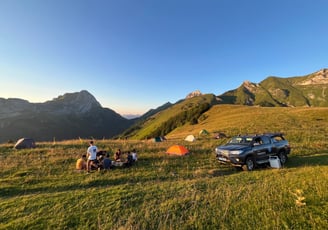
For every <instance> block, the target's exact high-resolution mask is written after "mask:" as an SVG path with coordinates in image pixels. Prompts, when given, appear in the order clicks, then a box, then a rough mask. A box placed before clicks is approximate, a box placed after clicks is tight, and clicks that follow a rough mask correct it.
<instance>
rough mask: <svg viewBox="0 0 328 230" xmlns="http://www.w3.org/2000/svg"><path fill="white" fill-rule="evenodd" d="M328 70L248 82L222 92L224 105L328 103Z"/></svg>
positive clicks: (309, 104)
mask: <svg viewBox="0 0 328 230" xmlns="http://www.w3.org/2000/svg"><path fill="white" fill-rule="evenodd" d="M327 88H328V69H322V70H320V71H317V72H315V73H312V74H309V75H305V76H299V77H289V78H281V77H268V78H266V79H265V80H263V81H261V82H260V83H259V84H256V83H252V82H249V81H245V82H244V83H243V84H242V85H241V86H240V87H238V88H237V89H234V90H230V91H228V92H225V93H223V94H222V95H219V98H220V99H221V101H220V103H222V104H239V105H259V106H322V107H326V106H328V93H327Z"/></svg>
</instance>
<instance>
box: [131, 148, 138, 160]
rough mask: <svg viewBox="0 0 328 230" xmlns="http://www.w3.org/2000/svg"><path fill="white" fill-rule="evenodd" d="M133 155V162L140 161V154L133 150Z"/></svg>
mask: <svg viewBox="0 0 328 230" xmlns="http://www.w3.org/2000/svg"><path fill="white" fill-rule="evenodd" d="M131 155H132V160H133V162H136V161H137V160H138V154H137V151H136V149H133V150H132V153H131Z"/></svg>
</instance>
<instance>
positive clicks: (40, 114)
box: [0, 90, 133, 143]
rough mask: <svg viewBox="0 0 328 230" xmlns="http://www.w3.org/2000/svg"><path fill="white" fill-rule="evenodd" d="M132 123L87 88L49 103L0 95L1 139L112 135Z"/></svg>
mask: <svg viewBox="0 0 328 230" xmlns="http://www.w3.org/2000/svg"><path fill="white" fill-rule="evenodd" d="M132 123H133V121H130V120H127V119H125V118H123V117H122V116H120V115H119V114H117V113H116V112H114V111H113V110H110V109H107V108H102V107H101V105H100V104H99V102H98V101H97V100H96V99H95V98H94V97H93V96H92V95H91V94H90V93H89V92H87V91H85V90H83V91H81V92H78V93H67V94H65V95H62V96H59V97H57V98H55V99H53V100H51V101H47V102H45V103H29V102H28V101H26V100H22V99H3V98H0V130H1V135H0V143H1V142H6V141H8V140H13V141H16V140H17V139H19V138H21V137H32V138H34V139H36V140H37V141H49V140H53V139H56V140H65V139H74V138H79V137H81V138H91V137H94V138H103V137H106V138H110V137H113V136H114V135H117V134H118V133H120V132H122V131H123V130H124V129H126V128H128V127H129V126H130V125H131V124H132Z"/></svg>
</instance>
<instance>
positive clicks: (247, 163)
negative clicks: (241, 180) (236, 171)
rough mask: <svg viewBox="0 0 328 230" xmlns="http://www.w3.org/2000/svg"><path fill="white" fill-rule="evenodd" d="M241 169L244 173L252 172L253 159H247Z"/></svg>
mask: <svg viewBox="0 0 328 230" xmlns="http://www.w3.org/2000/svg"><path fill="white" fill-rule="evenodd" d="M242 168H243V170H244V171H252V170H253V169H254V168H255V162H254V160H253V158H251V157H248V158H247V159H246V161H245V164H244V165H243V167H242Z"/></svg>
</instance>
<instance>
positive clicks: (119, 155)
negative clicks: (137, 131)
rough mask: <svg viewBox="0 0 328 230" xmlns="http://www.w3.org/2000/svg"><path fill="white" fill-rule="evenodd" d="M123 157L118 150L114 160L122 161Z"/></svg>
mask: <svg viewBox="0 0 328 230" xmlns="http://www.w3.org/2000/svg"><path fill="white" fill-rule="evenodd" d="M121 155H122V152H121V149H118V150H117V152H116V153H115V155H114V160H115V161H121Z"/></svg>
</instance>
